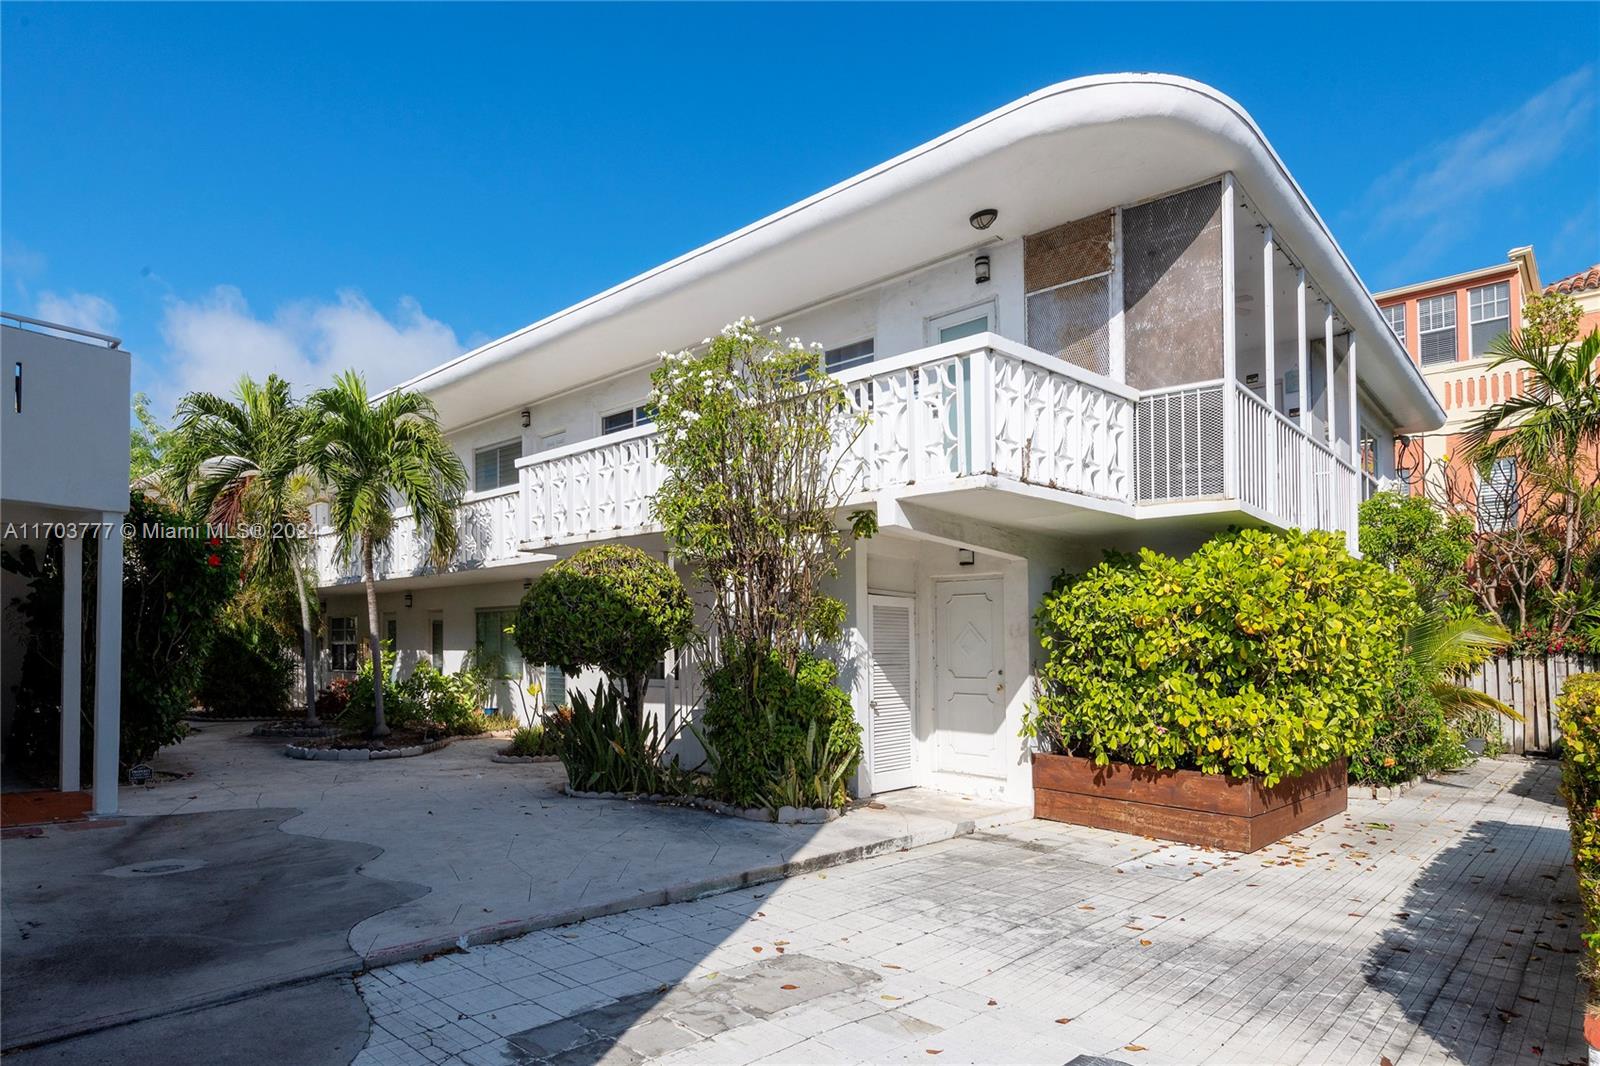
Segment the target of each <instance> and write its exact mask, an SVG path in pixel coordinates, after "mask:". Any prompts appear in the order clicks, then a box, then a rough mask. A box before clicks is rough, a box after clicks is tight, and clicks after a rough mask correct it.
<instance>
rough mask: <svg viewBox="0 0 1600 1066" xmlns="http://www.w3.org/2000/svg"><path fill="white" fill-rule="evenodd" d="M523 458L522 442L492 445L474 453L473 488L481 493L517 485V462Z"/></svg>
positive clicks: (515, 441) (511, 441)
mask: <svg viewBox="0 0 1600 1066" xmlns="http://www.w3.org/2000/svg"><path fill="white" fill-rule="evenodd" d="M521 458H522V441H521V440H520V439H518V440H508V441H506V442H505V443H504V444H491V445H490V446H489V447H487V448H479V449H477V450H476V451H474V452H473V453H472V472H473V476H472V487H473V488H474V489H476V490H477V491H479V492H488V491H489V490H490V489H501V488H505V487H506V486H507V485H515V484H516V483H517V460H518V459H521Z"/></svg>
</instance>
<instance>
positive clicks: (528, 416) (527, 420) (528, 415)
mask: <svg viewBox="0 0 1600 1066" xmlns="http://www.w3.org/2000/svg"><path fill="white" fill-rule="evenodd" d="M531 425H533V412H532V411H530V410H528V409H527V408H526V407H524V408H523V409H522V428H523V429H527V428H528V427H529V426H531Z"/></svg>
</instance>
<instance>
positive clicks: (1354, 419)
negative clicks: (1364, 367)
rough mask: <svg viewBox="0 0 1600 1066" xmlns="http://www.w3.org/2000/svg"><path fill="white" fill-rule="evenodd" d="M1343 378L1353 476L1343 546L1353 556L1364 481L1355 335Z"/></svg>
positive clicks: (1353, 335) (1355, 547)
mask: <svg viewBox="0 0 1600 1066" xmlns="http://www.w3.org/2000/svg"><path fill="white" fill-rule="evenodd" d="M1344 376H1345V381H1346V382H1348V386H1347V387H1346V389H1345V396H1346V400H1347V404H1348V406H1349V408H1350V416H1349V417H1350V468H1351V469H1352V470H1354V471H1355V475H1354V476H1353V477H1352V479H1351V482H1350V515H1349V520H1350V528H1349V530H1348V531H1346V534H1345V544H1346V546H1347V547H1348V548H1349V549H1350V554H1352V555H1354V554H1355V553H1356V552H1357V551H1358V550H1359V548H1360V543H1361V541H1360V536H1359V533H1360V529H1359V527H1360V524H1361V519H1360V516H1361V490H1362V486H1363V485H1364V484H1365V481H1364V480H1363V478H1362V470H1361V404H1360V402H1359V401H1358V399H1357V393H1356V388H1357V386H1356V335H1355V333H1354V331H1352V332H1351V334H1350V350H1349V352H1348V353H1347V354H1346V355H1345V357H1344Z"/></svg>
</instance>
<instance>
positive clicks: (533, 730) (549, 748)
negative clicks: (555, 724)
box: [505, 723, 556, 757]
mask: <svg viewBox="0 0 1600 1066" xmlns="http://www.w3.org/2000/svg"><path fill="white" fill-rule="evenodd" d="M555 740H556V733H555V730H553V729H546V728H545V727H544V726H543V725H540V724H538V723H535V724H533V725H524V726H518V727H517V731H516V732H515V733H512V734H511V743H510V744H508V745H506V750H505V754H507V755H520V756H524V757H529V756H535V755H554V754H555Z"/></svg>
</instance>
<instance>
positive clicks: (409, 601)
mask: <svg viewBox="0 0 1600 1066" xmlns="http://www.w3.org/2000/svg"><path fill="white" fill-rule="evenodd" d="M406 606H407V607H410V606H411V593H409V592H408V593H406Z"/></svg>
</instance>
